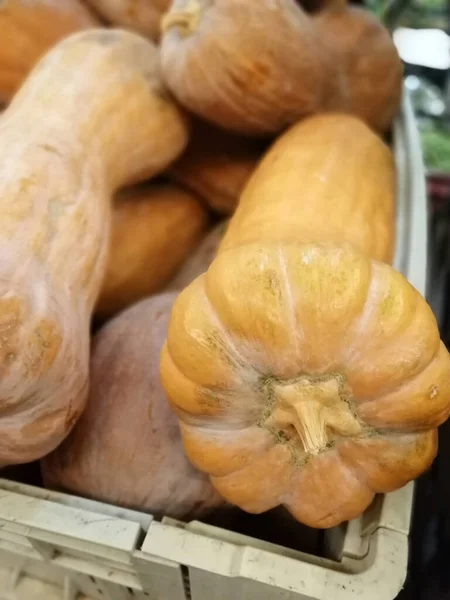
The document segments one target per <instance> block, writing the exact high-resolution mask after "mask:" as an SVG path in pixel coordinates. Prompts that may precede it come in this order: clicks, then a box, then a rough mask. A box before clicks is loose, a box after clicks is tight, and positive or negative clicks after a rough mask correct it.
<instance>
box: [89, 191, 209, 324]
mask: <svg viewBox="0 0 450 600" xmlns="http://www.w3.org/2000/svg"><path fill="white" fill-rule="evenodd" d="M207 223H208V215H207V213H206V210H205V209H204V208H203V207H202V205H201V203H200V202H199V200H198V199H197V198H196V197H195V196H193V195H192V194H191V193H190V192H187V191H185V190H183V189H182V188H180V187H178V186H176V185H174V184H166V185H155V184H145V185H141V186H136V187H134V188H131V189H127V190H125V191H123V192H122V193H121V194H119V195H118V197H117V199H116V202H115V203H114V206H113V219H112V232H111V242H110V246H109V258H108V264H107V268H106V274H105V278H104V280H103V285H102V288H101V291H100V296H99V298H98V301H97V305H96V309H95V312H96V314H97V315H99V316H100V317H110V316H111V315H113V314H114V313H116V312H118V311H120V310H123V309H124V308H126V307H127V306H130V305H131V304H134V303H135V302H137V301H138V300H140V299H141V298H144V297H145V296H150V295H151V294H154V293H156V292H158V291H160V290H162V289H163V288H164V286H165V285H167V283H168V282H169V281H170V280H171V279H172V277H173V276H174V275H175V273H176V272H177V270H178V269H179V268H180V267H181V265H182V263H183V262H184V261H185V260H186V258H187V257H188V255H189V254H190V253H191V252H192V251H193V250H194V248H195V247H196V246H197V244H198V243H199V242H200V240H201V239H202V237H203V235H204V232H205V229H206V226H207Z"/></svg>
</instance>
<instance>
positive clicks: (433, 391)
mask: <svg viewBox="0 0 450 600" xmlns="http://www.w3.org/2000/svg"><path fill="white" fill-rule="evenodd" d="M438 395H439V388H438V386H437V385H432V386H431V388H430V393H429V396H430V399H431V400H434V399H435V398H437V396H438Z"/></svg>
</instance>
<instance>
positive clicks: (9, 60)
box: [0, 0, 98, 102]
mask: <svg viewBox="0 0 450 600" xmlns="http://www.w3.org/2000/svg"><path fill="white" fill-rule="evenodd" d="M97 25H98V21H97V20H96V19H95V17H94V16H93V15H92V14H91V13H90V12H89V11H88V9H87V8H86V7H85V6H84V5H83V4H82V3H81V2H79V0H58V1H55V0H7V1H6V2H0V32H1V33H0V102H7V101H9V100H10V99H11V98H12V96H13V95H14V93H15V92H16V90H17V89H18V88H19V86H20V84H21V83H22V81H23V80H24V78H25V77H26V75H27V74H28V72H29V71H30V70H31V69H32V68H33V67H34V65H35V63H36V62H37V61H38V59H39V58H40V57H41V56H42V55H43V54H44V53H45V52H46V51H47V50H48V49H49V48H51V47H52V46H53V45H54V44H56V42H58V41H59V40H61V39H62V38H64V37H66V36H67V35H69V34H70V33H73V32H74V31H77V30H79V29H86V28H88V27H95V26H97Z"/></svg>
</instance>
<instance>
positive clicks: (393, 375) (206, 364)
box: [161, 115, 450, 527]
mask: <svg viewBox="0 0 450 600" xmlns="http://www.w3.org/2000/svg"><path fill="white" fill-rule="evenodd" d="M394 187H395V186H394V165H393V160H392V155H391V152H390V151H389V149H388V148H387V147H386V146H385V145H384V143H383V142H382V141H381V140H380V139H379V138H378V137H377V136H376V135H375V134H373V133H372V132H371V131H370V130H369V129H368V128H367V127H366V126H365V125H364V124H363V123H362V122H360V121H358V120H357V119H355V118H352V117H349V116H345V115H328V116H320V117H313V118H310V119H307V120H305V121H304V122H303V123H300V124H298V125H296V126H294V127H293V128H292V129H290V130H289V131H288V132H287V133H286V134H284V135H283V136H282V137H281V138H279V140H278V141H277V142H276V143H275V144H274V145H273V147H272V148H271V149H270V150H269V152H268V153H267V154H266V156H265V157H264V158H263V160H262V162H261V163H260V166H259V167H258V168H257V170H256V171H255V173H254V175H253V176H252V178H251V179H250V182H249V183H248V185H247V186H246V188H245V190H244V192H243V194H242V196H241V199H240V202H239V206H238V209H237V211H236V213H235V215H234V217H233V218H232V219H231V221H230V225H229V227H228V230H227V233H226V235H225V238H224V240H223V243H222V245H221V247H220V249H219V254H218V256H217V258H216V259H215V260H214V262H213V263H212V265H211V266H210V268H209V269H208V271H207V272H206V273H205V274H204V275H203V276H201V277H199V278H197V279H196V280H195V281H194V282H193V283H192V284H191V285H190V286H188V287H187V288H186V289H185V290H184V291H183V292H182V293H181V294H180V296H179V297H178V298H177V300H176V302H175V305H174V308H173V311H172V315H171V320H170V325H169V332H168V339H167V342H166V345H165V347H164V349H163V351H162V355H161V376H162V381H163V385H164V388H165V390H166V393H167V395H168V397H169V399H170V401H171V403H172V407H173V409H174V410H175V411H176V413H177V415H178V416H179V419H180V426H181V431H182V435H183V440H184V447H185V450H186V453H187V456H188V457H189V458H190V460H191V461H192V463H193V464H194V465H195V466H197V467H198V468H199V469H201V470H203V471H205V472H207V473H209V474H210V476H211V481H212V482H213V484H214V485H215V487H216V488H217V490H218V491H219V492H220V493H221V494H222V495H223V496H224V497H225V498H226V499H227V500H228V501H230V502H232V503H234V504H236V505H238V506H240V507H241V508H243V509H244V510H246V511H249V512H255V513H258V512H262V511H266V510H268V509H270V508H273V507H274V506H277V505H279V504H283V505H285V506H286V507H287V508H288V509H289V510H290V512H291V513H292V514H293V515H294V517H295V518H296V519H298V520H299V521H302V522H304V523H306V524H307V525H310V526H313V527H330V526H333V525H336V524H338V523H340V522H342V521H344V520H346V519H351V518H353V517H355V516H357V515H359V514H360V513H361V512H362V511H363V510H364V509H365V508H366V507H367V506H368V505H369V504H370V503H371V501H372V499H373V497H374V494H376V493H379V492H388V491H390V490H394V489H396V488H398V487H400V486H402V485H404V484H405V483H406V482H408V481H409V480H411V479H413V478H415V477H417V476H418V475H419V474H420V473H421V472H422V471H423V470H425V469H426V468H427V467H428V466H429V465H430V463H431V461H432V460H433V457H434V455H435V453H436V445H437V432H436V427H437V426H438V425H439V424H440V423H442V422H443V421H444V420H445V419H446V418H447V417H448V415H449V411H450V357H449V354H448V353H447V350H446V349H445V347H444V346H443V344H442V343H441V342H440V340H439V333H438V329H437V327H436V322H435V319H434V317H433V314H432V312H431V309H430V308H429V306H428V304H427V303H426V302H425V300H424V299H423V298H422V297H421V295H420V294H419V293H418V292H417V291H416V290H415V289H414V288H413V287H412V286H411V285H410V284H409V283H408V282H407V281H406V280H405V279H404V277H403V276H402V275H400V274H399V273H398V272H396V271H395V270H394V269H393V268H392V267H391V266H389V265H388V264H386V263H387V262H389V261H390V260H391V257H392V250H393V241H394V240H393V220H394ZM381 261H385V262H381Z"/></svg>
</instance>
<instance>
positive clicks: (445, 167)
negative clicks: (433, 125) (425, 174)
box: [420, 130, 450, 172]
mask: <svg viewBox="0 0 450 600" xmlns="http://www.w3.org/2000/svg"><path fill="white" fill-rule="evenodd" d="M420 136H421V138H422V149H423V157H424V161H425V165H426V167H427V169H428V170H430V171H445V172H450V133H448V132H446V131H439V130H428V131H422V132H421V134H420Z"/></svg>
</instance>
